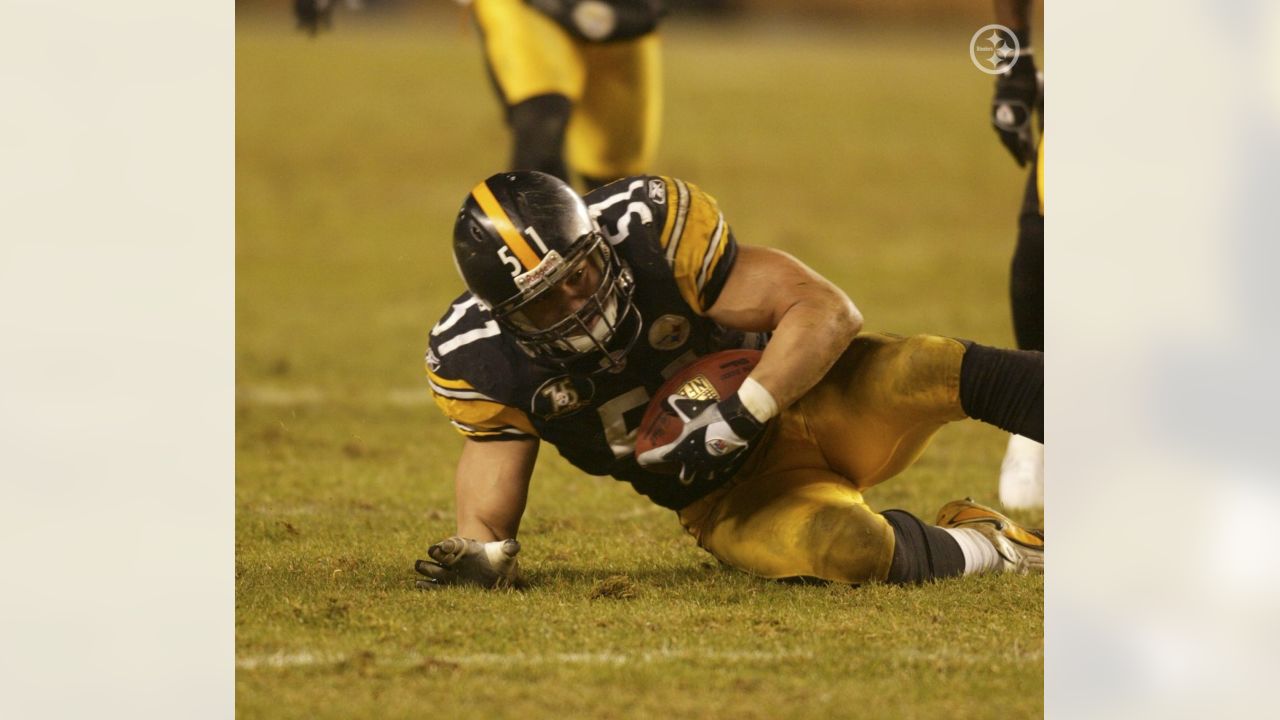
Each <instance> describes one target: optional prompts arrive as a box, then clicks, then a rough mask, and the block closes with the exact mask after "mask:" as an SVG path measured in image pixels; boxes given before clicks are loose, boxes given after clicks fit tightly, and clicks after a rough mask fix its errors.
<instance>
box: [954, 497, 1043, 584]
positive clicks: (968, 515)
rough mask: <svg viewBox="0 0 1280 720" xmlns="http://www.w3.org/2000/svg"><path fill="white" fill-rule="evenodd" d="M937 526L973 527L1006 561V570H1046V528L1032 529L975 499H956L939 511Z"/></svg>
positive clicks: (1025, 571)
mask: <svg viewBox="0 0 1280 720" xmlns="http://www.w3.org/2000/svg"><path fill="white" fill-rule="evenodd" d="M934 524H935V525H938V526H939V527H944V528H970V529H972V530H977V531H978V532H979V533H980V534H981V535H982V536H983V537H985V538H986V539H988V540H990V541H991V544H992V545H994V546H995V548H996V552H997V553H999V554H1000V558H1001V560H1003V561H1004V563H1003V564H1004V572H1016V573H1019V574H1023V575H1026V574H1029V573H1043V572H1044V531H1043V530H1029V529H1027V528H1024V527H1022V526H1021V525H1019V524H1017V523H1015V522H1014V521H1012V520H1010V519H1009V518H1007V517H1005V516H1004V515H1002V514H1000V513H998V512H996V511H995V510H992V509H991V508H989V507H986V506H985V505H979V504H978V503H976V502H974V501H973V500H972V499H971V498H965V499H963V500H952V501H951V502H949V503H947V504H946V505H943V506H942V509H941V510H939V511H938V519H937V520H935V521H934Z"/></svg>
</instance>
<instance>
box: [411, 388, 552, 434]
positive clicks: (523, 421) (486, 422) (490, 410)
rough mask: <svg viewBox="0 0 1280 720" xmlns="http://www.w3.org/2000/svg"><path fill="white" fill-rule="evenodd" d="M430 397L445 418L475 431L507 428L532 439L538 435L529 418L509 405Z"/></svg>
mask: <svg viewBox="0 0 1280 720" xmlns="http://www.w3.org/2000/svg"><path fill="white" fill-rule="evenodd" d="M431 395H432V397H433V398H434V399H435V401H436V406H437V407H439V408H440V411H441V412H443V413H444V414H445V416H446V417H448V418H449V419H450V420H456V421H458V422H460V423H464V424H466V425H470V426H472V427H473V428H475V429H476V430H480V431H483V430H486V429H489V428H493V429H497V428H501V427H506V426H509V427H514V428H517V429H519V430H521V431H523V432H526V433H528V434H530V435H533V436H534V437H537V435H538V431H537V430H534V429H533V423H531V422H529V416H528V415H525V414H524V413H523V412H521V411H520V410H517V409H516V408H513V407H511V406H510V405H503V404H502V403H496V402H489V401H487V400H463V399H459V398H450V397H445V396H443V395H439V394H436V393H432V394H431Z"/></svg>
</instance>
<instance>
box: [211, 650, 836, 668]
mask: <svg viewBox="0 0 1280 720" xmlns="http://www.w3.org/2000/svg"><path fill="white" fill-rule="evenodd" d="M351 658H352V656H350V655H342V654H326V653H312V652H297V653H276V654H274V655H257V656H249V657H240V658H236V667H237V668H239V669H241V670H258V669H261V668H290V667H308V666H313V665H336V664H338V663H341V662H343V661H346V660H349V659H351ZM812 658H813V653H811V652H808V651H802V650H797V651H784V652H765V651H732V650H728V651H721V650H700V649H686V650H677V649H662V650H645V651H643V652H637V653H591V652H582V653H472V654H466V655H431V656H426V655H418V654H407V655H398V656H394V657H385V656H381V655H374V656H372V658H371V660H370V662H372V663H373V664H376V665H381V666H391V667H412V666H415V665H422V664H439V665H468V666H480V667H512V666H530V665H637V664H646V663H655V662H665V661H669V660H713V661H717V662H757V663H769V662H777V661H779V660H808V659H812Z"/></svg>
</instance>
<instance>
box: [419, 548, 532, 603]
mask: <svg viewBox="0 0 1280 720" xmlns="http://www.w3.org/2000/svg"><path fill="white" fill-rule="evenodd" d="M519 552H520V543H518V542H516V541H515V540H494V541H493V542H487V543H482V542H480V541H479V540H472V539H470V538H463V537H457V536H454V537H451V538H446V539H444V540H441V541H440V542H438V543H436V544H435V545H432V546H431V547H429V548H427V555H429V556H431V559H430V560H418V561H416V562H415V563H414V564H413V568H414V569H415V570H417V571H418V572H419V573H421V574H423V575H426V576H427V579H426V580H419V581H417V586H418V587H419V588H421V589H423V590H430V589H433V588H437V587H441V586H444V585H479V586H480V587H486V588H505V587H522V586H523V585H524V581H523V580H522V579H521V578H520V566H519V564H518V563H517V562H516V555H517V554H518V553H519Z"/></svg>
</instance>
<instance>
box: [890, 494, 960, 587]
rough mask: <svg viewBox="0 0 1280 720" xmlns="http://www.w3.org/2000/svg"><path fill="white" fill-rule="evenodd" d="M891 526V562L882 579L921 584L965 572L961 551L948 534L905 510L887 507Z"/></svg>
mask: <svg viewBox="0 0 1280 720" xmlns="http://www.w3.org/2000/svg"><path fill="white" fill-rule="evenodd" d="M884 519H885V520H888V521H889V525H890V526H891V527H892V528H893V540H894V546H893V564H892V565H890V566H889V575H888V577H887V578H885V582H890V583H920V582H926V581H929V580H936V579H938V578H944V577H951V576H954V575H960V574H962V573H963V572H964V553H963V552H961V550H960V545H959V544H958V543H957V542H956V541H955V540H954V539H952V537H951V535H950V534H948V533H947V531H946V530H943V529H942V528H939V527H934V526H932V525H926V524H924V522H922V521H921V520H920V519H919V518H917V517H916V516H914V515H912V514H911V513H909V512H907V511H905V510H887V511H885V512H884Z"/></svg>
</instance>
